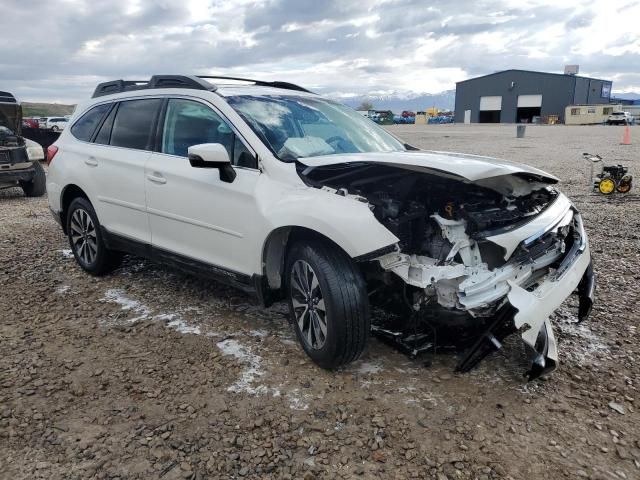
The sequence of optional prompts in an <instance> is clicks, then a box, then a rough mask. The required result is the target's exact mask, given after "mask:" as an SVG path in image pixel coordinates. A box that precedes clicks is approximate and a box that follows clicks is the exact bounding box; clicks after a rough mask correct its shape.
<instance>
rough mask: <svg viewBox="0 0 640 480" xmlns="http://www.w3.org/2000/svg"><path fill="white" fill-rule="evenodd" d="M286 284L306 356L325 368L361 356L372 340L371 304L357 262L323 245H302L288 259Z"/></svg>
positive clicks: (339, 364) (335, 366) (293, 318)
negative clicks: (369, 340) (368, 341)
mask: <svg viewBox="0 0 640 480" xmlns="http://www.w3.org/2000/svg"><path fill="white" fill-rule="evenodd" d="M285 280H286V290H287V294H288V299H289V313H290V320H291V322H292V323H293V327H294V330H295V332H296V336H297V338H298V341H299V342H300V344H301V345H302V348H303V349H304V351H305V352H306V353H307V355H309V357H310V358H311V359H312V360H313V361H314V362H315V363H316V364H318V365H319V366H320V367H322V368H327V369H333V368H337V367H340V366H342V365H345V364H347V363H350V362H352V361H354V360H356V359H357V358H359V357H360V355H362V352H363V351H364V349H365V347H366V345H367V340H368V338H369V328H370V326H369V324H370V318H369V300H368V296H367V291H366V287H365V282H364V279H363V278H362V275H361V273H360V271H359V270H358V269H357V268H356V266H355V265H354V263H353V261H352V260H351V259H350V258H349V257H348V256H347V255H346V254H345V253H344V252H343V251H341V250H339V249H338V248H337V247H333V246H331V245H329V244H326V243H324V242H322V241H318V240H310V241H306V242H305V241H301V242H298V243H296V244H295V245H294V246H293V248H292V249H291V250H290V252H289V253H288V255H287V263H286V272H285Z"/></svg>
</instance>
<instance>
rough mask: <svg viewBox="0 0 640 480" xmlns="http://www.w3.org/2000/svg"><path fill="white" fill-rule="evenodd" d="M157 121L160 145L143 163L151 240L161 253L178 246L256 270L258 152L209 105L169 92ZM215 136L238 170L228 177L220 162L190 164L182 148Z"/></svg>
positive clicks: (192, 254)
mask: <svg viewBox="0 0 640 480" xmlns="http://www.w3.org/2000/svg"><path fill="white" fill-rule="evenodd" d="M162 116H163V118H162V119H161V122H160V128H159V130H161V131H162V133H161V135H162V141H161V144H160V147H159V150H160V152H157V153H153V154H152V155H151V156H150V158H149V160H148V162H147V166H146V192H147V210H148V212H149V221H150V224H151V236H152V245H153V247H154V249H157V252H158V253H159V254H160V255H162V253H163V252H166V253H169V254H171V253H176V254H179V255H182V256H185V257H189V258H192V259H195V260H198V261H200V262H204V263H207V264H210V265H216V266H219V267H223V268H225V269H227V270H232V271H234V272H239V273H243V274H247V275H251V274H252V273H255V272H254V271H253V270H254V268H255V264H256V255H259V254H260V249H261V246H260V245H256V239H255V234H254V232H258V231H261V230H260V224H261V222H264V219H263V217H262V215H261V212H260V209H259V208H258V205H257V204H256V197H255V190H256V186H257V183H258V181H259V178H260V172H259V170H258V166H257V160H256V155H255V152H253V151H252V150H251V149H250V148H249V147H248V146H247V143H246V142H245V141H244V140H243V139H242V138H241V137H240V136H239V134H238V133H237V132H236V131H235V130H234V129H233V128H232V127H231V125H230V124H229V122H228V121H227V120H226V119H225V118H223V116H222V115H221V114H220V113H219V112H217V111H216V110H214V109H213V108H212V106H211V105H209V104H207V103H205V102H202V101H200V100H198V99H189V98H171V99H169V101H168V104H167V106H166V111H165V113H164V115H162ZM202 143H220V144H222V145H224V146H225V148H226V149H227V151H228V152H229V155H230V158H231V161H232V164H233V165H234V168H235V170H236V174H237V176H236V178H235V180H234V181H233V182H232V183H225V182H223V181H221V180H220V172H219V170H217V169H210V168H194V167H192V166H191V165H190V164H189V160H188V158H187V149H188V148H189V147H190V146H192V145H197V144H202Z"/></svg>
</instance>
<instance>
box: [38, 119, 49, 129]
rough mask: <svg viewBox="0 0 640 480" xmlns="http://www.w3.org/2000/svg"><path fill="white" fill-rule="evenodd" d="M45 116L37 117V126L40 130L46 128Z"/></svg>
mask: <svg viewBox="0 0 640 480" xmlns="http://www.w3.org/2000/svg"><path fill="white" fill-rule="evenodd" d="M47 120H48V118H47V117H40V118H39V119H38V128H41V129H42V130H46V129H47Z"/></svg>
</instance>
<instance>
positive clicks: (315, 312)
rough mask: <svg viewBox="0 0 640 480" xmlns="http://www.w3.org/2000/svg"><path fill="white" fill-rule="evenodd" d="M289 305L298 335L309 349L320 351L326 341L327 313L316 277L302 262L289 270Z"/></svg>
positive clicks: (299, 261) (311, 269)
mask: <svg viewBox="0 0 640 480" xmlns="http://www.w3.org/2000/svg"><path fill="white" fill-rule="evenodd" d="M290 284H291V303H292V305H293V312H294V316H295V321H296V323H297V324H298V328H299V329H300V335H301V336H302V338H303V340H304V342H305V343H306V345H307V346H308V347H309V348H313V349H314V350H319V349H321V348H322V347H323V346H324V344H325V342H326V340H327V312H326V308H325V304H324V297H323V296H322V291H321V289H320V283H319V282H318V276H317V275H316V273H315V272H314V271H313V268H311V265H309V264H308V263H307V262H305V261H304V260H297V261H296V262H295V263H294V264H293V268H292V269H291V282H290Z"/></svg>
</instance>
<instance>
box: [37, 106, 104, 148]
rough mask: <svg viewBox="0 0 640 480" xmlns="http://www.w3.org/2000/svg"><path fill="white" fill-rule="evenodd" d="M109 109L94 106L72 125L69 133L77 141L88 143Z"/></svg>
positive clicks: (44, 119)
mask: <svg viewBox="0 0 640 480" xmlns="http://www.w3.org/2000/svg"><path fill="white" fill-rule="evenodd" d="M109 108H111V105H109V104H102V105H96V106H95V107H93V108H92V109H91V110H89V111H88V112H87V113H85V114H84V115H83V116H82V117H80V119H79V120H78V121H77V122H76V123H74V124H73V127H71V133H72V134H73V136H74V137H76V138H77V139H78V140H82V141H84V142H90V141H91V137H92V136H93V132H95V130H96V127H97V126H98V125H99V124H100V122H101V121H102V118H103V117H104V116H105V115H106V113H107V112H108V111H109ZM40 120H43V121H46V118H41V119H40Z"/></svg>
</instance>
